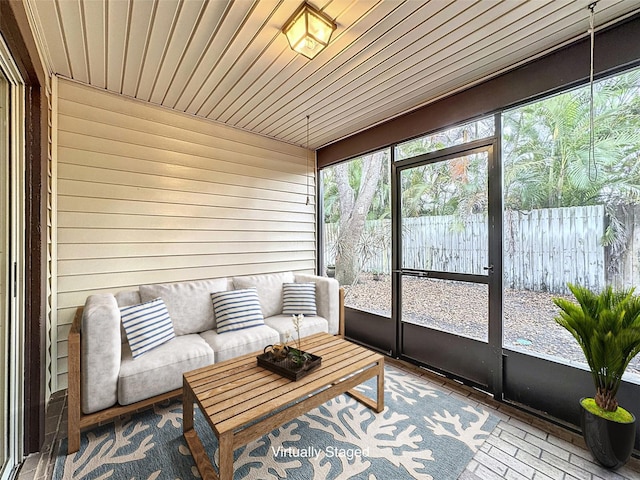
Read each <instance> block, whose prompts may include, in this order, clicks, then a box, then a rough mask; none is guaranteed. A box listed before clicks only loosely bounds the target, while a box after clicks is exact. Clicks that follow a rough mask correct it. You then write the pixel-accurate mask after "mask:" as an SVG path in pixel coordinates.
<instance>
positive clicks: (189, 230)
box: [52, 78, 316, 389]
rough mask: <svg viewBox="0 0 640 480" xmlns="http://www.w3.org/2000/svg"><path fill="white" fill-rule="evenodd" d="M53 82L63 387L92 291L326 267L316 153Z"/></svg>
mask: <svg viewBox="0 0 640 480" xmlns="http://www.w3.org/2000/svg"><path fill="white" fill-rule="evenodd" d="M54 85H55V89H54V92H55V94H54V113H55V115H54V121H55V122H56V123H55V128H54V132H53V133H54V139H55V152H56V159H55V161H54V167H53V168H54V172H53V176H54V178H53V185H54V195H53V199H54V206H53V208H54V212H55V215H54V223H55V228H54V231H55V245H54V248H55V252H54V253H55V258H56V259H57V261H56V263H55V268H56V271H55V281H56V282H55V286H56V296H55V301H56V310H55V313H56V316H55V328H54V329H53V334H54V335H56V339H55V340H56V341H55V347H52V352H55V356H54V357H53V358H55V360H54V361H53V362H52V366H53V368H56V378H57V385H56V387H57V388H58V389H61V388H65V387H66V371H67V370H66V369H67V367H66V365H67V358H66V357H67V344H66V338H67V335H68V330H69V325H70V323H71V321H72V319H73V314H74V311H75V308H76V307H77V306H79V305H82V304H83V303H84V301H85V299H86V297H87V296H88V295H90V294H93V293H99V292H115V291H118V290H124V289H133V288H136V287H137V286H138V285H140V284H143V283H159V282H173V281H184V280H194V279H204V278H214V277H224V276H230V275H250V274H256V273H268V272H282V271H289V270H292V271H299V272H313V271H314V270H315V258H316V253H315V251H316V243H315V231H316V222H315V198H314V195H315V179H314V178H313V172H311V173H310V175H309V179H307V162H308V163H309V168H310V169H312V170H313V166H314V165H315V160H311V157H310V154H309V152H308V151H307V150H306V149H304V148H302V147H298V146H294V145H290V144H285V143H281V142H278V141H274V140H272V139H269V138H266V137H262V136H258V135H254V134H251V133H248V132H244V131H242V130H238V129H234V128H231V127H228V126H225V125H222V124H218V123H214V122H211V121H207V120H202V119H198V118H196V117H193V116H191V115H187V114H182V113H176V112H173V111H170V110H168V109H166V108H162V107H157V106H153V105H150V104H146V103H143V102H140V101H136V100H132V99H130V98H128V97H125V96H121V95H114V94H111V93H107V92H105V91H102V90H98V89H94V88H91V87H87V86H84V85H81V84H78V83H74V82H71V81H69V80H66V79H62V78H60V79H57V80H56V81H55V82H54ZM307 183H308V184H309V186H308V187H307ZM307 192H309V195H310V202H309V204H308V205H307V203H306V200H307Z"/></svg>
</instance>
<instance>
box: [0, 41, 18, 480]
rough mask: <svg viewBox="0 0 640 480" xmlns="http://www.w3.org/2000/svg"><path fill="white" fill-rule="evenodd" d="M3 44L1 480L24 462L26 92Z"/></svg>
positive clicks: (0, 110) (0, 145) (0, 142)
mask: <svg viewBox="0 0 640 480" xmlns="http://www.w3.org/2000/svg"><path fill="white" fill-rule="evenodd" d="M17 71H18V70H17V68H16V66H15V64H14V63H13V61H12V59H11V57H10V56H9V53H8V50H7V48H6V45H4V42H3V41H2V38H0V480H5V479H8V478H12V475H14V474H15V471H16V469H17V466H18V465H19V463H20V461H21V460H22V452H23V448H22V443H23V442H22V439H23V433H22V430H23V427H22V421H23V408H22V404H23V382H24V374H23V371H24V365H23V363H22V358H23V357H22V355H23V350H24V347H23V340H24V333H23V326H22V320H23V317H24V307H23V305H24V300H23V295H22V292H23V289H22V287H21V285H20V279H21V278H23V274H22V269H23V263H24V262H23V261H22V258H24V247H23V246H22V245H23V238H24V237H23V234H22V232H23V231H24V221H23V220H22V219H23V218H24V160H23V153H22V152H23V148H24V147H23V146H24V140H23V132H24V128H23V123H24V109H23V107H22V105H24V93H23V92H24V89H23V84H22V81H21V79H20V77H19V75H18V73H17Z"/></svg>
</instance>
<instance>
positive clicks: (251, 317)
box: [211, 288, 264, 333]
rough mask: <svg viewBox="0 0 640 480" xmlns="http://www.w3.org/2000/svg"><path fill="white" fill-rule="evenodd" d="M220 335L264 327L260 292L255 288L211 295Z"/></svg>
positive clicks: (217, 329)
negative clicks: (259, 297)
mask: <svg viewBox="0 0 640 480" xmlns="http://www.w3.org/2000/svg"><path fill="white" fill-rule="evenodd" d="M211 301H212V303H213V311H214V313H215V316H216V331H217V332H218V333H225V332H232V331H235V330H244V329H245V328H253V327H257V326H260V325H264V318H263V316H262V310H260V300H259V299H258V291H257V290H256V289H255V288H247V289H245V290H229V291H228V292H216V293H212V294H211Z"/></svg>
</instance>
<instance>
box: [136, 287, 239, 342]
mask: <svg viewBox="0 0 640 480" xmlns="http://www.w3.org/2000/svg"><path fill="white" fill-rule="evenodd" d="M227 285H228V281H227V279H226V278H214V279H211V280H194V281H192V282H180V283H159V284H155V285H140V299H141V300H142V301H143V302H148V301H150V300H153V299H155V298H158V297H160V298H162V300H164V303H165V304H166V306H167V310H169V315H170V316H171V320H172V321H173V328H174V329H175V332H176V335H187V334H190V333H200V332H204V331H206V330H212V329H214V328H215V326H216V324H215V318H214V316H213V305H212V304H211V294H212V293H214V292H222V291H225V290H227Z"/></svg>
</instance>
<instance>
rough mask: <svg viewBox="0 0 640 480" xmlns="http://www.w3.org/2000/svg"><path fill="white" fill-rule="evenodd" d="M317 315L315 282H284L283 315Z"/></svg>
mask: <svg viewBox="0 0 640 480" xmlns="http://www.w3.org/2000/svg"><path fill="white" fill-rule="evenodd" d="M301 313H302V314H304V315H314V316H315V315H317V312H316V284H315V283H313V282H311V283H285V284H283V285H282V314H283V315H299V314H301Z"/></svg>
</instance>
